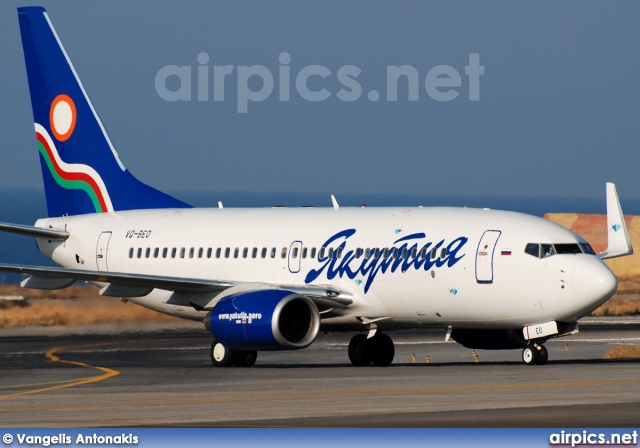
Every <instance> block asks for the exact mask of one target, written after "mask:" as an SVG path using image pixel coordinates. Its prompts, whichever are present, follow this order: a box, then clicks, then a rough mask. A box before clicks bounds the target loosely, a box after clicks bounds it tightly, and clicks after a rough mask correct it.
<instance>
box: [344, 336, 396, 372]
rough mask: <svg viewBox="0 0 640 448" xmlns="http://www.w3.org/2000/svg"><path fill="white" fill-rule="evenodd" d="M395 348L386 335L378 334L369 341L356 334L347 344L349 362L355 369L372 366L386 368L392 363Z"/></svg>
mask: <svg viewBox="0 0 640 448" xmlns="http://www.w3.org/2000/svg"><path fill="white" fill-rule="evenodd" d="M394 356H395V348H394V347H393V341H392V340H391V338H390V337H389V336H387V335H386V334H381V333H378V334H376V335H375V336H374V337H372V338H371V339H367V337H366V336H365V335H364V334H357V335H355V336H354V337H353V338H351V342H350V343H349V360H350V361H351V364H353V365H354V366H356V367H365V366H368V365H369V364H373V365H374V366H378V367H386V366H388V365H389V364H391V362H392V361H393V357H394Z"/></svg>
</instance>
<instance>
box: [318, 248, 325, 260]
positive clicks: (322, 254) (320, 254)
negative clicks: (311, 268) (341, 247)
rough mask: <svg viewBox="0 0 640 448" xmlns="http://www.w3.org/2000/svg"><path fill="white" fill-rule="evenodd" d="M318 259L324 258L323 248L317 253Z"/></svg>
mask: <svg viewBox="0 0 640 448" xmlns="http://www.w3.org/2000/svg"><path fill="white" fill-rule="evenodd" d="M318 258H324V247H321V248H320V253H318Z"/></svg>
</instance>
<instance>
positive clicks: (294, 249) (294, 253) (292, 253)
mask: <svg viewBox="0 0 640 448" xmlns="http://www.w3.org/2000/svg"><path fill="white" fill-rule="evenodd" d="M291 257H292V258H298V248H297V247H294V248H293V250H292V251H291Z"/></svg>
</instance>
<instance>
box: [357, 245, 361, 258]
mask: <svg viewBox="0 0 640 448" xmlns="http://www.w3.org/2000/svg"><path fill="white" fill-rule="evenodd" d="M360 257H362V249H361V248H360V247H358V248H357V249H356V258H360Z"/></svg>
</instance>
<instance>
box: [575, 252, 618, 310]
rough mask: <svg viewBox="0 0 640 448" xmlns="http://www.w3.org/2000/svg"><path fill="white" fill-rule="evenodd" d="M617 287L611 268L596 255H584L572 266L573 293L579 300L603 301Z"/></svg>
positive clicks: (596, 302)
mask: <svg viewBox="0 0 640 448" xmlns="http://www.w3.org/2000/svg"><path fill="white" fill-rule="evenodd" d="M617 288H618V279H617V278H616V276H615V275H614V274H613V272H611V269H609V267H608V266H607V265H606V264H604V263H603V262H602V261H601V260H600V259H598V258H596V257H584V258H581V259H580V260H578V262H577V263H576V264H575V265H574V267H573V293H574V295H575V297H576V299H577V300H578V301H579V302H581V303H585V302H593V303H594V304H600V303H604V302H605V301H606V300H607V299H609V297H611V296H612V295H613V294H614V293H615V292H616V289H617Z"/></svg>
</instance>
